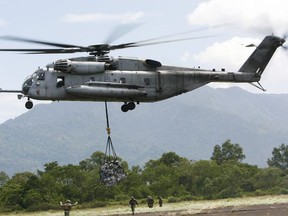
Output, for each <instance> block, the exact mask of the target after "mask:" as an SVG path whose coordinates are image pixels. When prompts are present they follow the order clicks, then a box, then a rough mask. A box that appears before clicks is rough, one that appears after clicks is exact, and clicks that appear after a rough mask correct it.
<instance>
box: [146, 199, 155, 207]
mask: <svg viewBox="0 0 288 216" xmlns="http://www.w3.org/2000/svg"><path fill="white" fill-rule="evenodd" d="M147 204H148V207H149V208H153V205H154V200H153V198H152V197H151V196H148V197H147Z"/></svg>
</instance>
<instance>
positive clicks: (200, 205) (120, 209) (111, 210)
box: [0, 195, 288, 216]
mask: <svg viewBox="0 0 288 216" xmlns="http://www.w3.org/2000/svg"><path fill="white" fill-rule="evenodd" d="M280 203H288V195H280V196H261V197H245V198H237V199H223V200H209V201H189V202H180V203H164V204H163V207H161V208H160V207H158V206H157V205H155V207H154V208H152V209H150V208H148V207H147V206H146V205H143V204H142V205H140V206H139V207H137V208H136V214H137V213H140V212H141V213H144V212H169V211H177V210H181V211H184V212H185V213H186V214H196V213H201V212H202V211H204V210H207V209H214V208H221V207H227V206H250V205H263V204H267V205H268V204H280ZM121 214H131V210H130V207H129V206H128V205H127V206H112V207H106V208H94V209H84V210H83V209H73V210H72V211H71V212H70V216H74V215H75V216H76V215H77V216H98V215H99V216H100V215H121ZM0 215H1V216H2V215H3V216H4V215H5V216H12V215H17V216H34V215H35V216H36V215H37V216H60V215H64V214H63V212H62V210H59V211H46V212H34V213H21V212H14V213H5V214H4V213H2V214H1V213H0Z"/></svg>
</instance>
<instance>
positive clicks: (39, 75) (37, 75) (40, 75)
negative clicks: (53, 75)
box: [22, 68, 45, 95]
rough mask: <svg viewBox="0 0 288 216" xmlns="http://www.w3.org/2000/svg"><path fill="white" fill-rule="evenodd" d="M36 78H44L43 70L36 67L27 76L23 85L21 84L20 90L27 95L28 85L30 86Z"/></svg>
mask: <svg viewBox="0 0 288 216" xmlns="http://www.w3.org/2000/svg"><path fill="white" fill-rule="evenodd" d="M36 80H45V72H44V71H43V70H42V69H40V68H38V69H37V70H36V71H35V72H34V73H33V74H32V75H30V76H28V77H27V78H26V79H25V81H24V83H23V85H22V92H23V93H24V94H25V95H27V94H28V92H29V90H30V87H31V86H32V84H33V82H35V81H36Z"/></svg>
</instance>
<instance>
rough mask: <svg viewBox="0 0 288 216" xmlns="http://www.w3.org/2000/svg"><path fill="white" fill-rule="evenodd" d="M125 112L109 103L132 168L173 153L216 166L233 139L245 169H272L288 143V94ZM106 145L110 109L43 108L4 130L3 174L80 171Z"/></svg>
mask: <svg viewBox="0 0 288 216" xmlns="http://www.w3.org/2000/svg"><path fill="white" fill-rule="evenodd" d="M120 106H121V103H108V110H109V118H110V127H111V131H112V133H111V138H112V141H113V144H114V147H115V150H116V153H117V154H118V155H119V156H120V157H121V158H123V159H124V160H126V161H128V163H129V165H135V164H137V165H138V164H139V165H143V164H144V163H145V162H147V161H148V160H149V159H156V158H158V157H160V156H161V154H163V153H164V152H168V151H174V152H176V153H177V154H179V155H180V156H183V157H187V158H189V159H193V160H199V159H209V158H210V156H211V154H212V151H213V147H214V146H215V145H216V144H222V143H223V142H224V141H225V140H227V139H231V141H232V143H239V144H240V145H241V146H242V147H243V149H244V154H245V155H246V160H245V161H246V162H248V163H251V164H257V165H260V166H265V165H266V161H267V159H268V158H269V157H271V153H272V150H273V147H275V146H279V145H280V144H281V143H285V142H287V139H288V135H287V131H288V125H287V122H288V115H287V113H288V95H286V94H283V95H280V94H279V95H278V94H275V95H274V94H266V93H265V94H252V93H249V92H246V91H244V90H242V89H240V88H230V89H212V88H210V87H203V88H200V89H197V90H195V91H192V92H190V93H187V94H184V95H181V96H178V97H175V98H172V99H169V100H165V101H162V102H157V103H153V104H140V105H139V106H137V107H136V109H135V110H134V111H130V112H127V113H122V112H121V110H120ZM106 141H107V133H106V119H105V109H104V103H93V102H92V103H89V102H82V103H81V102H60V103H57V102H56V103H51V104H45V105H37V106H35V107H34V108H33V109H32V110H31V111H29V112H27V113H25V114H23V115H21V116H19V117H17V118H15V119H14V120H9V121H7V122H5V123H3V124H1V125H0V155H1V157H0V171H1V170H3V171H5V172H7V173H9V174H13V173H15V172H19V171H28V170H29V171H35V170H37V169H43V164H45V163H47V162H51V161H58V162H59V163H60V164H68V163H75V164H78V163H79V162H80V161H81V160H84V159H86V158H88V157H90V155H91V154H92V153H93V152H94V151H97V150H100V151H105V145H106ZM256 153H257V154H256Z"/></svg>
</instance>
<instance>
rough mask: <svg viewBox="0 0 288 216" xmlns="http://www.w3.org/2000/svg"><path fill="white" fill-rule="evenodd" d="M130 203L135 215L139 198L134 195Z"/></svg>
mask: <svg viewBox="0 0 288 216" xmlns="http://www.w3.org/2000/svg"><path fill="white" fill-rule="evenodd" d="M129 205H130V206H131V210H132V215H134V213H135V207H136V205H137V206H138V202H137V200H136V199H135V198H134V197H133V196H132V197H131V199H130V201H129Z"/></svg>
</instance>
